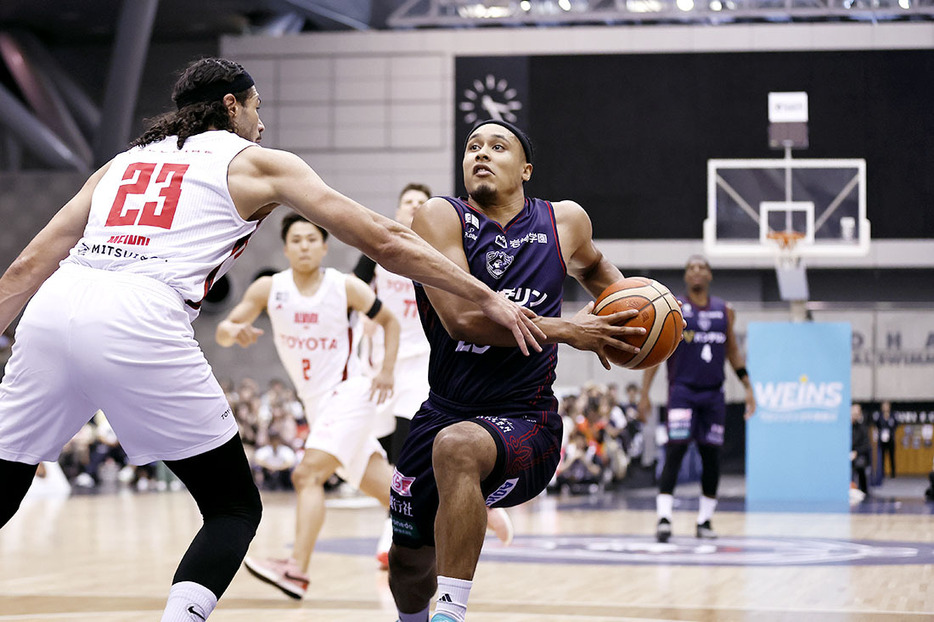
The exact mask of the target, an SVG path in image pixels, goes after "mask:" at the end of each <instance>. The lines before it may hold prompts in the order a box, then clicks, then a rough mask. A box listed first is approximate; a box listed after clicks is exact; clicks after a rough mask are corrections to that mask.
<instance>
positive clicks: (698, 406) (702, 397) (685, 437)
mask: <svg viewBox="0 0 934 622" xmlns="http://www.w3.org/2000/svg"><path fill="white" fill-rule="evenodd" d="M725 423H726V403H725V401H724V398H723V389H722V388H720V387H717V388H713V389H702V390H697V389H692V388H691V387H688V386H686V385H683V384H673V385H671V388H670V389H669V391H668V424H667V428H668V442H669V443H690V442H691V440H694V441H696V442H697V443H698V444H699V445H714V446H716V447H720V446H722V445H723V430H724V424H725Z"/></svg>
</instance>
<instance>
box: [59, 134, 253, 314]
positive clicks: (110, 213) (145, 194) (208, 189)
mask: <svg viewBox="0 0 934 622" xmlns="http://www.w3.org/2000/svg"><path fill="white" fill-rule="evenodd" d="M177 140H178V139H177V137H175V136H170V137H168V138H166V139H164V140H161V141H157V142H154V143H151V144H149V145H145V146H143V147H136V148H133V149H130V150H129V151H126V152H124V153H121V154H119V155H117V156H116V157H115V158H114V159H113V161H112V162H111V163H110V168H109V169H108V170H107V172H106V173H105V174H104V176H103V177H102V178H101V179H100V181H99V182H98V184H97V187H96V189H95V190H94V195H93V197H92V199H91V212H90V215H89V217H88V224H87V226H86V227H85V230H84V235H83V237H82V238H81V239H80V240H79V241H78V244H77V245H76V246H75V247H74V248H73V249H71V252H70V254H69V256H68V258H66V259H65V262H68V263H75V264H78V265H82V266H87V267H90V268H97V269H100V270H108V271H113V272H128V273H133V274H139V275H143V276H148V277H152V278H154V279H156V280H159V281H161V282H163V283H165V284H167V285H169V286H170V287H171V288H172V289H174V290H175V291H177V292H178V293H179V294H180V295H181V296H182V298H183V299H184V300H185V302H186V304H187V306H188V309H189V311H188V313H189V316H190V317H192V318H193V317H195V316H197V314H198V310H199V309H200V307H201V301H202V300H203V299H204V296H205V294H206V293H207V291H208V290H209V289H210V287H211V285H212V284H213V283H214V281H215V280H217V279H218V278H220V277H221V276H222V275H223V274H224V273H225V272H227V270H228V269H229V268H230V266H231V265H232V263H233V261H234V260H235V259H236V258H237V257H238V256H239V255H240V254H241V253H242V252H243V249H244V248H245V247H246V245H247V242H248V241H249V239H250V236H251V235H252V234H253V233H254V232H255V231H256V228H257V227H258V226H259V222H258V221H253V222H250V221H246V220H243V218H241V217H240V214H239V213H238V212H237V209H236V207H235V206H234V203H233V199H232V198H231V196H230V191H229V189H228V187H227V169H228V167H229V165H230V161H231V160H233V158H234V157H235V156H236V155H237V154H238V153H240V152H241V151H243V150H244V149H246V148H247V147H254V146H257V145H256V144H255V143H253V142H250V141H248V140H246V139H244V138H241V137H240V136H238V135H236V134H233V133H231V132H226V131H209V132H204V133H201V134H197V135H195V136H191V137H190V138H188V139H187V140H186V141H185V145H184V146H183V147H182V148H181V149H179V148H178V146H177Z"/></svg>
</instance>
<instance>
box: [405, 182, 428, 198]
mask: <svg viewBox="0 0 934 622" xmlns="http://www.w3.org/2000/svg"><path fill="white" fill-rule="evenodd" d="M409 190H417V191H418V192H421V193H422V194H424V195H425V196H426V197H431V188H429V187H428V186H426V185H425V184H417V183H414V182H413V183H410V184H406V185H405V188H403V189H402V192H400V193H399V198H400V199H401V198H402V195H403V194H405V193H406V192H408V191H409Z"/></svg>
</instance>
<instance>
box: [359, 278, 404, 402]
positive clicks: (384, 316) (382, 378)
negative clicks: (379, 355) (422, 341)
mask: <svg viewBox="0 0 934 622" xmlns="http://www.w3.org/2000/svg"><path fill="white" fill-rule="evenodd" d="M375 302H376V294H375V293H374V292H373V290H372V289H370V287H369V286H368V285H367V284H366V283H364V282H363V281H361V280H360V279H358V278H357V277H355V276H351V275H347V304H348V306H350V308H351V309H353V310H354V311H356V312H357V313H361V314H364V315H366V314H368V313H370V312H371V310H372V309H373V304H374V303H375ZM371 319H372V320H373V321H374V322H375V323H376V324H379V325H380V326H381V327H382V328H383V344H384V350H383V364H382V366H381V367H380V370H379V373H377V374H376V376H375V377H374V378H373V384H372V385H371V386H370V399H371V400H372V399H373V398H374V397H376V403H377V404H382V403H383V402H385V401H386V400H387V399H389V398H390V397H391V396H392V392H393V388H394V386H395V369H396V357H397V356H398V355H399V333H400V332H401V328H400V326H399V320H397V319H396V316H395V315H393V314H392V311H390V310H389V309H388V308H387V307H386V306H380V308H379V310H378V311H377V313H376V315H374V316H373V317H372V318H371Z"/></svg>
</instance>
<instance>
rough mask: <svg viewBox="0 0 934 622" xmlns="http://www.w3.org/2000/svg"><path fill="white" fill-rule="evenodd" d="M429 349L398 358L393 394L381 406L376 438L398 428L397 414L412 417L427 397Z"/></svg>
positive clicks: (405, 417)
mask: <svg viewBox="0 0 934 622" xmlns="http://www.w3.org/2000/svg"><path fill="white" fill-rule="evenodd" d="M428 356H429V354H428V352H425V353H424V354H418V355H415V356H409V357H406V358H402V359H399V360H398V361H396V368H395V379H394V380H393V388H392V397H390V398H389V399H388V400H386V401H385V402H383V403H382V404H380V405H379V407H378V414H377V423H376V429H375V432H376V438H382V437H383V436H386V435H387V434H391V433H392V431H393V430H395V429H396V417H402V418H403V419H409V420H411V419H412V417H414V416H415V413H417V412H418V409H419V408H421V407H422V402H424V401H425V400H427V399H428Z"/></svg>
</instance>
